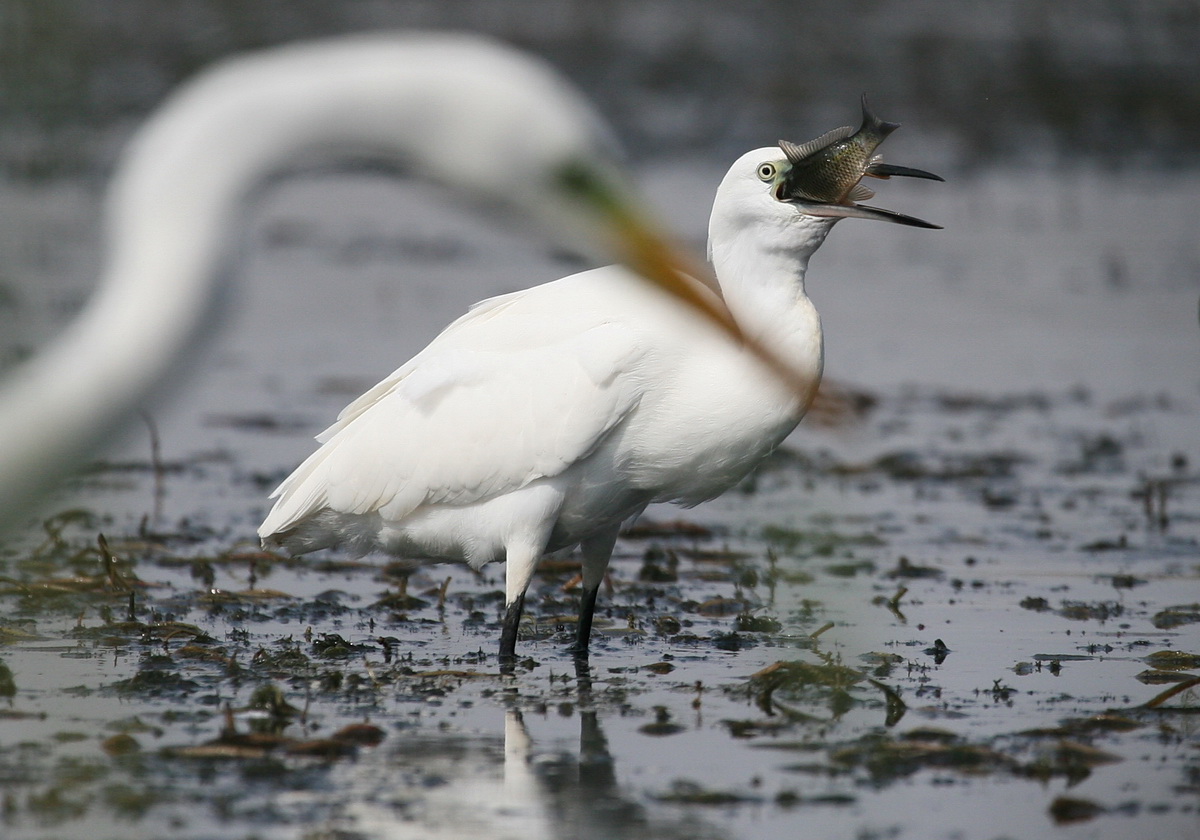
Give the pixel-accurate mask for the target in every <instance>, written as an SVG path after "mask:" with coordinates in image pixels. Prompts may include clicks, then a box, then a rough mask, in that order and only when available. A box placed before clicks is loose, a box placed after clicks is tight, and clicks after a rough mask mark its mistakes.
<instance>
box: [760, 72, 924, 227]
mask: <svg viewBox="0 0 1200 840" xmlns="http://www.w3.org/2000/svg"><path fill="white" fill-rule="evenodd" d="M862 113H863V120H862V125H861V126H860V127H859V129H858V131H855V130H854V129H853V128H851V127H850V126H848V125H846V126H842V127H841V128H835V129H834V130H833V131H830V132H827V133H825V134H822V135H821V136H820V137H818V138H817V139H816V140H810V141H809V142H807V143H804V144H797V143H790V142H788V141H787V140H780V141H779V148H781V149H782V150H783V153H784V154H785V155H786V156H787V159H788V162H789V163H790V164H791V169H790V171H789V172H788V173H787V179H786V183H785V185H784V186H785V189H784V196H783V197H785V198H790V199H803V200H806V201H819V202H826V203H831V204H841V203H844V202H846V201H847V200H848V199H851V200H852V199H857V198H859V197H863V198H867V197H869V192H870V191H869V190H866V188H865V187H864V188H863V190H861V191H860V193H861V196H860V195H852V193H853V192H854V188H855V186H857V185H858V182H859V181H860V180H861V179H862V177H863V176H864V175H871V174H875V173H872V172H871V171H870V168H871V164H872V163H873V162H875V161H874V158H873V155H874V154H875V149H876V148H877V147H878V146H879V144H880V143H882V142H883V141H884V139H885V138H886V137H887V136H888V135H889V134H891V133H892V132H893V131H895V130H896V129H897V128H899V127H900V124H899V123H891V122H885V121H883V120H881V119H879V117H877V116H875V115H874V114H872V113H871V111H870V109H869V108H868V107H867V96H866V94H863V98H862ZM879 174H880V176H881V177H887V175H888V174H902V173H899V172H890V173H887V174H884V173H883V172H881V173H879Z"/></svg>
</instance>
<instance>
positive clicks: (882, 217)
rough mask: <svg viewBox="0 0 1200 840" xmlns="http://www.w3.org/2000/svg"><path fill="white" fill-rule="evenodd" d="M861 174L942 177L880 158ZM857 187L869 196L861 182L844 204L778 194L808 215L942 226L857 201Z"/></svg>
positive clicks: (911, 225) (876, 176)
mask: <svg viewBox="0 0 1200 840" xmlns="http://www.w3.org/2000/svg"><path fill="white" fill-rule="evenodd" d="M863 175H864V176H869V177H871V178H880V179H883V180H887V179H888V178H891V177H892V176H893V175H895V176H899V177H904V178H925V179H927V180H930V181H944V180H945V178H943V177H941V176H940V175H934V174H933V173H932V172H926V171H925V170H924V169H913V168H912V167H910V166H896V165H894V164H891V163H884V162H883V161H880V160H875V161H872V162H871V163H870V164H868V165H867V167H866V169H864V170H863ZM860 190H861V192H862V194H863V195H865V196H866V197H867V198H870V197H871V195H872V193H871V191H870V190H868V189H866V187H864V186H862V185H861V184H860V185H859V186H858V187H857V188H856V189H855V190H851V192H850V196H851V197H850V198H847V199H846V203H844V204H826V203H823V202H817V201H807V200H805V199H799V198H781V200H782V201H786V202H788V203H789V204H794V205H795V206H796V207H797V208H798V209H799V210H800V212H802V213H805V214H807V215H809V216H824V217H827V218H833V219H875V220H876V221H880V222H895V223H896V224H898V225H908V226H910V227H918V228H927V229H930V230H941V229H942V226H941V225H935V224H933V223H932V222H927V221H925V220H924V219H918V218H916V217H915V216H908V215H905V214H904V213H897V212H896V211H895V210H885V209H883V208H882V207H871V206H869V205H866V204H858V203H856V202H855V201H854V200H853V197H854V195H855V192H857V191H860ZM779 192H780V194H781V195H786V194H787V189H786V188H783V189H781V190H780V191H779Z"/></svg>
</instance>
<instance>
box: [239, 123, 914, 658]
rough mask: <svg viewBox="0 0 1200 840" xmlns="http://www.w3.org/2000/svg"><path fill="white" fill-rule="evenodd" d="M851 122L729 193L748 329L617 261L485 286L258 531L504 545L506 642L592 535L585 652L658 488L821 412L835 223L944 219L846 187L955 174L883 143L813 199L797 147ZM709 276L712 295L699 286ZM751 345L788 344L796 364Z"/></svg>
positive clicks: (722, 289)
mask: <svg viewBox="0 0 1200 840" xmlns="http://www.w3.org/2000/svg"><path fill="white" fill-rule="evenodd" d="M864 116H865V117H867V116H869V114H867V113H866V110H865V103H864ZM872 119H873V118H872ZM875 123H878V121H875ZM875 123H871V124H870V125H869V127H870V129H871V130H872V131H873V130H874V129H875V127H876V126H875ZM864 125H865V126H868V121H867V120H866V119H864ZM878 125H882V126H889V125H890V124H886V123H878ZM894 127H895V126H894V125H891V128H894ZM888 130H890V129H888ZM860 133H861V132H860ZM884 133H885V134H886V132H884ZM846 136H848V135H847V134H846V133H845V132H842V133H838V134H836V136H835V135H834V134H830V135H826V138H823V140H824V142H816V141H814V143H815V145H814V144H806V146H805V147H800V146H795V145H793V144H787V146H788V147H790V148H791V149H792V150H793V152H791V153H789V154H787V155H785V153H784V150H783V149H781V148H778V147H776V148H764V149H756V150H754V151H752V152H749V153H747V154H745V155H743V156H742V157H741V158H739V159H738V161H737V162H736V163H734V165H733V167H732V168H731V169H730V170H729V172H728V174H727V175H726V176H725V178H724V180H723V181H722V182H721V185H720V187H719V189H718V190H717V195H716V200H715V201H714V204H713V210H712V216H711V220H710V223H709V253H710V256H711V260H712V265H713V268H714V270H715V273H716V277H717V280H718V282H719V293H720V295H721V296H722V298H723V300H724V304H725V305H726V306H727V307H728V310H729V312H730V313H731V314H732V317H733V320H734V322H735V323H736V325H737V328H738V330H739V331H740V332H741V334H742V335H743V336H745V337H746V338H745V340H742V339H739V338H738V337H736V336H733V335H731V334H730V332H729V331H728V330H725V329H722V328H721V327H719V326H718V325H716V324H714V323H712V322H710V321H701V320H699V319H697V318H696V317H695V316H694V314H693V313H692V312H691V311H689V310H687V309H685V308H683V307H680V306H679V305H678V304H677V303H676V302H675V301H674V300H673V299H671V298H670V297H669V296H668V295H667V294H665V293H664V292H663V291H662V290H661V289H659V288H657V287H654V286H651V285H649V284H646V283H644V282H641V281H640V280H639V279H638V277H637V276H636V275H635V274H634V273H632V272H631V271H629V270H628V269H626V268H623V267H619V266H609V267H607V268H599V269H593V270H591V271H585V272H582V273H579V274H575V275H572V276H569V277H565V278H562V279H560V280H556V281H554V282H551V283H546V284H544V285H541V286H536V287H533V288H530V289H526V290H524V291H519V292H514V293H512V294H507V295H502V296H500V297H496V298H492V299H490V300H486V301H483V302H482V303H479V304H477V305H476V306H475V307H474V308H472V309H471V310H470V311H469V312H468V313H467V314H465V315H463V316H462V317H461V318H459V319H458V320H457V321H455V322H454V323H452V324H450V326H448V327H447V328H446V329H445V330H444V331H443V332H442V333H441V334H440V335H438V336H437V337H436V338H435V339H434V340H433V341H432V342H431V343H430V344H429V345H428V346H427V347H426V348H425V349H424V350H422V351H421V352H420V353H418V354H417V355H416V356H415V357H414V358H413V359H411V360H410V361H409V362H407V363H406V364H404V365H403V366H402V367H400V368H399V369H398V370H396V371H395V372H394V373H392V374H391V375H390V376H389V377H387V378H386V379H384V380H383V381H382V382H380V383H379V384H378V385H376V386H375V387H374V388H372V389H371V390H370V391H368V392H367V393H366V394H364V395H363V396H361V397H360V398H359V399H357V400H356V401H354V402H353V403H351V404H350V405H349V406H348V407H347V408H346V409H345V410H343V411H342V413H341V415H340V416H339V417H338V420H337V422H336V423H334V424H333V425H332V426H330V427H329V428H328V429H327V430H325V432H323V433H322V434H321V435H320V436H319V437H318V440H320V441H321V442H322V446H321V447H320V448H319V449H317V451H316V452H314V453H313V454H312V455H311V456H310V457H309V458H308V459H307V460H306V461H305V462H304V463H303V464H301V465H300V466H299V467H298V468H297V469H296V471H295V472H294V473H293V474H292V475H291V476H290V477H289V478H287V479H286V480H285V481H284V482H283V483H282V484H281V485H280V486H279V487H278V488H277V489H276V490H275V492H274V494H273V498H275V499H276V502H275V506H274V508H273V509H272V510H271V512H270V514H269V515H268V516H267V518H266V521H265V522H263V524H262V527H261V528H260V529H259V535H260V536H261V537H262V538H263V540H264V542H266V543H268V544H272V543H273V544H278V545H282V546H283V547H285V548H286V549H288V550H289V551H291V552H293V553H305V552H308V551H313V550H316V549H321V548H326V547H331V546H338V545H344V546H348V547H350V548H352V549H354V550H356V551H358V552H361V553H366V552H370V551H384V552H388V553H392V554H397V555H402V556H408V557H417V558H431V559H438V560H452V561H464V562H466V563H469V564H470V565H471V566H473V567H474V568H476V569H478V568H480V567H482V566H483V565H484V564H486V563H488V562H491V561H494V560H504V561H506V563H507V568H506V570H505V614H504V619H503V629H502V632H501V639H500V655H501V658H502V659H504V660H511V658H512V657H513V655H514V650H515V645H516V640H517V632H518V626H519V623H520V618H521V612H522V608H523V604H524V599H525V591H526V589H527V588H528V586H529V582H530V580H531V578H532V576H533V573H534V570H535V568H536V566H537V563H538V560H539V559H540V558H541V557H542V556H543V555H544V554H545V553H546V552H548V551H555V550H558V549H563V548H567V547H570V546H574V545H579V546H580V549H581V553H582V557H583V593H582V606H581V609H580V615H579V623H578V626H577V630H576V635H575V643H574V645H573V650H574V651H575V652H576V653H577V654H581V655H582V654H586V652H587V649H588V642H589V637H590V633H591V624H592V616H593V612H594V610H595V605H596V596H597V592H598V591H599V588H600V583H601V581H602V579H603V576H604V573H605V570H606V568H607V567H608V562H609V558H610V556H611V554H612V551H613V547H614V544H615V542H616V539H617V533H618V530H619V529H620V527H621V525H622V523H623V522H624V521H626V520H627V519H629V518H630V517H633V516H636V515H637V514H639V513H640V512H641V511H642V510H643V509H644V508H645V507H646V505H648V504H649V503H650V502H656V501H660V502H677V503H680V504H683V505H695V504H698V503H700V502H703V501H705V500H707V499H711V498H713V497H715V496H717V495H719V494H720V493H723V492H724V491H725V490H727V489H729V488H730V487H732V486H733V485H734V484H736V483H737V482H738V481H740V480H741V479H742V478H743V477H745V475H746V474H747V473H749V472H750V470H752V469H753V468H754V467H755V466H756V465H757V464H758V463H759V462H760V461H762V459H763V458H764V457H766V456H767V455H768V454H769V453H770V452H771V451H772V450H773V449H774V448H775V447H776V446H777V445H778V444H779V443H780V441H782V440H783V438H784V437H785V436H786V435H787V434H788V433H789V432H791V431H792V429H794V428H795V426H796V424H797V423H798V422H799V421H800V419H801V417H802V416H803V415H804V412H805V410H806V409H807V408H808V406H809V403H810V402H811V401H812V398H813V396H814V395H815V393H816V390H817V386H818V384H819V382H820V379H821V370H822V365H823V346H822V335H821V322H820V318H819V316H818V315H817V311H816V309H815V308H814V307H813V305H812V303H811V302H810V301H809V299H808V297H807V296H806V295H805V290H804V280H805V273H806V270H807V268H808V262H809V258H810V257H811V256H812V254H813V252H814V251H816V250H817V248H818V247H819V246H820V245H821V243H822V242H823V241H824V239H825V237H826V235H827V234H828V233H829V231H830V229H831V228H832V227H833V225H834V223H835V222H836V221H837V219H838V218H840V217H845V216H859V217H865V218H880V219H886V220H889V221H897V222H902V223H905V224H914V225H919V226H924V227H933V226H932V225H929V224H928V223H925V222H921V221H920V220H917V219H912V218H911V217H907V216H902V215H900V214H896V213H892V212H890V211H885V210H878V209H875V208H868V207H862V206H860V205H857V204H854V203H852V202H851V201H850V200H849V199H848V198H846V196H849V195H853V196H854V197H862V196H865V195H867V194H868V193H869V191H867V190H866V189H865V188H863V187H861V186H858V187H857V188H856V184H857V182H858V180H859V178H861V177H862V175H864V174H879V175H880V176H886V175H892V174H910V175H917V176H921V177H936V176H930V175H929V173H925V172H921V171H920V170H910V169H904V168H902V167H885V166H884V165H882V164H878V162H876V161H873V160H871V159H870V158H867V157H864V158H863V159H862V161H861V162H860V164H859V165H858V166H857V168H855V169H853V171H852V176H851V177H850V178H849V181H848V182H847V183H838V179H837V178H832V179H825V178H822V179H821V181H822V184H823V183H824V181H825V180H830V181H831V183H832V184H833V186H832V188H830V187H828V186H822V187H821V188H822V189H826V190H829V189H832V190H833V191H832V192H831V193H830V194H831V195H833V196H834V197H835V198H836V199H837V200H836V201H830V202H828V203H826V202H819V201H814V200H812V197H811V189H810V188H811V184H809V183H808V181H811V180H813V179H812V178H811V176H812V174H813V172H812V170H811V169H806V168H804V167H801V166H796V165H795V161H793V160H791V158H792V157H794V156H795V153H794V150H797V149H801V148H808V150H809V151H808V153H809V154H818V153H820V152H821V151H822V150H825V149H826V144H827V143H830V142H841V141H842V140H844V138H845V137H846ZM878 139H879V140H882V137H879V138H878ZM872 142H877V141H875V140H874V139H873V138H872ZM871 148H873V146H872V147H871ZM834 151H835V152H836V150H834ZM834 156H835V157H836V155H834ZM835 163H836V161H835ZM868 164H871V166H868ZM872 167H873V168H872ZM817 174H818V175H821V176H825V175H827V174H828V173H826V172H824V171H820V172H818V173H817ZM801 180H803V181H804V183H800V181H801ZM843 198H846V200H845V203H840V202H841V201H842V199H843ZM696 293H697V294H706V293H709V294H711V293H710V292H708V290H707V289H705V288H704V287H702V286H700V285H699V284H698V283H697V284H696ZM748 342H753V343H755V345H756V346H761V347H767V348H770V350H771V351H772V353H774V354H775V355H776V356H777V357H778V359H780V360H782V362H783V363H784V364H785V365H786V367H787V369H788V370H789V371H790V372H791V376H790V379H791V380H792V381H785V379H783V378H781V377H779V376H778V375H777V374H776V372H775V371H774V370H772V369H771V367H769V366H767V365H764V364H763V361H762V359H761V358H760V357H759V356H758V355H757V354H756V353H755V352H754V351H753V350H751V349H750V348H749V347H748ZM797 383H799V385H800V387H799V388H797V387H796V384H797Z"/></svg>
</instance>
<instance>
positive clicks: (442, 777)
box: [320, 662, 723, 840]
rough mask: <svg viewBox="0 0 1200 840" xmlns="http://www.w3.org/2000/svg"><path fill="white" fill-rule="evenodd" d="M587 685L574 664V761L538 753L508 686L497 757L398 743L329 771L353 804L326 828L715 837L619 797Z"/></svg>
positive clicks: (400, 833)
mask: <svg viewBox="0 0 1200 840" xmlns="http://www.w3.org/2000/svg"><path fill="white" fill-rule="evenodd" d="M591 685H592V674H591V670H590V667H589V666H588V665H587V664H586V663H578V662H577V663H576V674H575V701H576V704H575V715H576V716H577V717H578V719H579V747H578V750H577V751H573V750H559V751H547V750H546V748H545V747H543V748H541V749H539V747H538V745H537V743H536V741H535V740H534V738H533V737H532V736H531V734H530V731H529V727H528V726H527V725H526V723H525V715H524V714H523V712H522V710H521V708H520V707H519V705H518V700H519V698H518V696H517V690H516V687H515V685H514V686H512V687H511V691H512V693H511V694H510V696H508V697H506V698H505V704H506V708H505V710H504V745H503V751H502V752H501V751H500V750H498V749H497V747H498V745H497V743H496V739H495V738H494V737H491V736H487V735H479V736H474V737H471V736H464V735H462V734H460V733H454V734H450V735H446V736H445V737H443V738H434V737H430V736H429V735H427V734H425V735H421V736H419V737H417V738H415V739H400V740H398V741H397V742H396V743H394V744H393V745H392V750H391V751H381V752H380V753H378V754H375V755H366V756H364V758H363V760H362V761H361V762H360V763H358V764H353V765H345V766H339V767H338V768H335V770H334V772H335V774H338V775H341V776H343V778H338V779H336V781H335V784H336V785H337V786H338V787H339V788H344V789H346V790H347V791H353V792H354V794H352V795H353V796H354V801H353V802H350V803H348V804H347V805H346V806H345V808H344V809H343V812H342V814H341V815H340V816H339V817H336V818H334V819H333V820H332V821H331V824H330V825H328V826H327V827H326V828H327V829H328V830H329V831H331V832H337V831H341V830H351V829H352V830H354V831H357V832H363V833H364V834H366V835H369V836H372V837H379V838H382V840H408V838H417V837H420V838H434V840H437V838H462V837H470V836H472V835H474V834H478V835H479V836H480V837H487V838H489V840H491V838H521V840H542V838H545V839H546V840H553V838H572V840H577V839H578V838H596V839H597V840H600V838H626V837H628V838H644V837H647V836H653V837H656V838H668V840H669V839H670V838H689V839H690V840H695V838H717V837H721V836H723V835H722V834H721V833H719V832H718V831H717V829H716V828H714V827H713V826H711V825H708V824H706V823H704V822H701V821H699V820H697V819H696V818H695V817H694V816H690V815H687V816H683V817H680V818H677V819H668V818H666V817H664V816H663V815H660V814H651V813H650V812H649V810H648V809H647V808H646V807H645V806H643V805H641V804H639V803H638V802H636V801H635V795H634V794H633V793H631V792H626V791H624V790H622V787H621V784H620V782H619V778H618V774H617V767H616V763H615V762H614V760H613V757H612V755H611V753H610V751H609V746H608V739H607V738H606V737H605V735H604V730H603V726H602V722H601V721H602V713H601V711H600V710H599V709H597V708H596V707H595V705H594V704H593V698H592V693H591ZM320 836H324V835H320Z"/></svg>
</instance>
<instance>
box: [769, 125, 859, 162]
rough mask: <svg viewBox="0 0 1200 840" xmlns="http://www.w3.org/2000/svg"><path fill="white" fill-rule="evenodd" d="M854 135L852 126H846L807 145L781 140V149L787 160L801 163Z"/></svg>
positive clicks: (810, 141) (828, 132)
mask: <svg viewBox="0 0 1200 840" xmlns="http://www.w3.org/2000/svg"><path fill="white" fill-rule="evenodd" d="M853 134H854V129H853V128H852V127H851V126H848V125H844V126H842V127H841V128H835V129H834V130H833V131H827V132H825V133H824V134H822V135H821V136H820V137H818V138H817V139H816V140H809V141H808V142H807V143H792V142H790V141H788V140H780V141H779V148H781V149H783V153H784V154H785V155H787V159H788V160H790V161H791V162H792V163H799V162H800V161H802V160H804V159H805V158H806V157H808V156H809V155H811V154H813V153H815V152H819V151H821V149H824V148H825V147H827V146H832V145H833V144H834V143H836V142H838V141H839V140H845V139H846V138H847V137H851V136H853Z"/></svg>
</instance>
